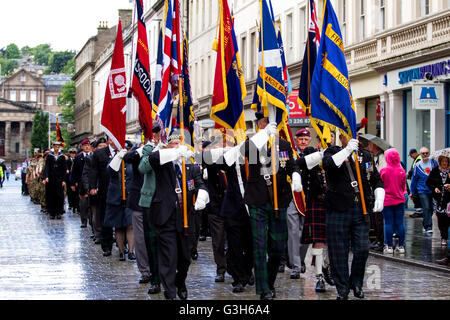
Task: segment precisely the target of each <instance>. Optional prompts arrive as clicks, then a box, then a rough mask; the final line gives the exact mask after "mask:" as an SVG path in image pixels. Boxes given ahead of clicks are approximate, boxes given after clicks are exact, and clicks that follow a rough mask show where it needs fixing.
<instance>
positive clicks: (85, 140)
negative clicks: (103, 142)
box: [81, 139, 91, 145]
mask: <svg viewBox="0 0 450 320" xmlns="http://www.w3.org/2000/svg"><path fill="white" fill-rule="evenodd" d="M90 143H91V142H90V141H89V139H84V140H83V141H81V145H85V144H90Z"/></svg>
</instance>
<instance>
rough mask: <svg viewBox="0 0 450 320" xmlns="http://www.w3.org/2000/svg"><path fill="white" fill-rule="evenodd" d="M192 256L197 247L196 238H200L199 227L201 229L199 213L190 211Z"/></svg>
mask: <svg viewBox="0 0 450 320" xmlns="http://www.w3.org/2000/svg"><path fill="white" fill-rule="evenodd" d="M191 218H192V233H193V239H192V250H191V251H192V252H191V253H192V254H194V253H197V247H198V238H199V236H200V227H201V221H200V220H201V211H195V210H193V211H192V217H191Z"/></svg>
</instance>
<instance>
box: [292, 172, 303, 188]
mask: <svg viewBox="0 0 450 320" xmlns="http://www.w3.org/2000/svg"><path fill="white" fill-rule="evenodd" d="M291 186H292V191H294V192H302V190H303V186H302V177H301V176H300V174H299V173H298V172H294V173H293V174H292V185H291Z"/></svg>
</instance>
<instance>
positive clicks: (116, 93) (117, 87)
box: [108, 68, 127, 99]
mask: <svg viewBox="0 0 450 320" xmlns="http://www.w3.org/2000/svg"><path fill="white" fill-rule="evenodd" d="M108 81H109V90H110V91H111V99H118V98H126V96H127V90H126V89H127V84H126V73H125V68H120V69H114V70H111V72H110V73H109V79H108Z"/></svg>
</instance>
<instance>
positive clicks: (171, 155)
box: [158, 148, 178, 165]
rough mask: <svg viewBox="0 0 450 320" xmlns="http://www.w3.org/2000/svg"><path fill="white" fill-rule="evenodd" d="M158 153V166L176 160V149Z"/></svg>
mask: <svg viewBox="0 0 450 320" xmlns="http://www.w3.org/2000/svg"><path fill="white" fill-rule="evenodd" d="M158 152H159V164H160V165H163V164H165V163H168V162H172V161H175V160H177V159H178V149H174V148H171V149H161V150H158Z"/></svg>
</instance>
